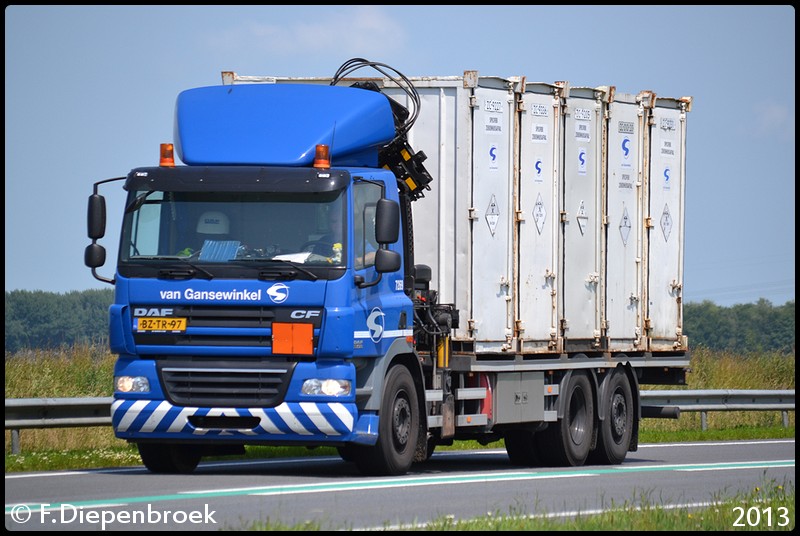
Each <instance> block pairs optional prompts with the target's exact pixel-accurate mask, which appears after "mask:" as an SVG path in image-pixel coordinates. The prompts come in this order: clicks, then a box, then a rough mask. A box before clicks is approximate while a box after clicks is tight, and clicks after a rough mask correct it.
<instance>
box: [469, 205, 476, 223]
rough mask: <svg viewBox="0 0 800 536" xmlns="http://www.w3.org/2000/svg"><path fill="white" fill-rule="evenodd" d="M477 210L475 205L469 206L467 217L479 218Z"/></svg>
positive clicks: (471, 218)
mask: <svg viewBox="0 0 800 536" xmlns="http://www.w3.org/2000/svg"><path fill="white" fill-rule="evenodd" d="M476 212H477V211H476V210H475V207H469V208H468V209H467V218H468V219H470V220H477V219H478V215H477V214H476Z"/></svg>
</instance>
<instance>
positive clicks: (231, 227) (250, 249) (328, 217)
mask: <svg viewBox="0 0 800 536" xmlns="http://www.w3.org/2000/svg"><path fill="white" fill-rule="evenodd" d="M343 199H344V195H343V191H341V190H340V191H334V192H310V193H309V192H305V193H285V192H280V193H275V192H239V191H236V192H197V191H193V192H178V191H152V190H139V191H131V192H129V196H128V205H127V206H128V209H127V210H126V214H125V218H124V222H123V231H122V240H121V249H120V266H121V267H122V266H123V265H125V264H127V265H129V266H133V265H138V266H148V265H149V266H152V265H158V264H162V265H163V264H165V263H167V264H169V263H172V264H175V261H182V262H185V263H187V264H190V265H192V266H194V267H197V268H198V270H200V271H202V272H205V273H212V274H214V275H217V273H215V268H224V267H225V266H226V265H228V266H239V267H241V266H243V265H250V266H259V267H274V266H276V265H280V264H282V263H283V264H286V263H289V264H294V265H303V266H304V267H314V266H317V267H326V268H331V267H344V265H345V262H346V259H347V255H346V253H347V249H346V248H347V243H346V241H345V237H346V236H347V234H346V232H345V223H344V222H346V221H347V218H346V217H344V215H345V212H344V211H345V203H344V200H343ZM223 272H224V274H225V275H228V276H230V275H231V273H229V271H225V270H223ZM219 275H223V274H221V273H220V274H219ZM242 277H246V276H245V275H242Z"/></svg>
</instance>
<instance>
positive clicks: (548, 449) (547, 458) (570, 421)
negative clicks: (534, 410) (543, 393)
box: [534, 372, 594, 467]
mask: <svg viewBox="0 0 800 536" xmlns="http://www.w3.org/2000/svg"><path fill="white" fill-rule="evenodd" d="M560 396H566V399H565V402H564V416H563V417H562V418H560V419H559V420H558V421H556V422H551V423H550V425H549V426H548V427H547V428H546V429H544V430H543V431H541V432H537V433H536V435H535V436H534V437H535V439H536V443H537V445H538V447H539V454H540V456H541V457H542V461H543V462H544V463H546V464H548V465H553V466H573V467H577V466H580V465H583V464H584V463H585V462H586V458H587V457H588V456H589V450H590V449H591V447H592V435H593V434H594V395H593V394H592V384H591V382H590V381H589V377H588V376H587V375H586V374H584V373H582V372H575V373H573V374H572V375H571V377H570V379H569V381H568V383H567V385H566V388H565V389H564V391H563V392H562V393H561V395H560Z"/></svg>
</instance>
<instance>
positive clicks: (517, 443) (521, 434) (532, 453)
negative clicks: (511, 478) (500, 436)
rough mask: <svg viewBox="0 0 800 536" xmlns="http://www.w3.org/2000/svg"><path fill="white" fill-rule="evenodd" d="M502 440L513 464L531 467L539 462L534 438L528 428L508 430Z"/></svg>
mask: <svg viewBox="0 0 800 536" xmlns="http://www.w3.org/2000/svg"><path fill="white" fill-rule="evenodd" d="M504 442H505V444H506V452H507V453H508V459H509V460H511V463H512V464H513V465H522V466H525V467H533V466H537V465H540V464H541V459H540V458H539V453H538V451H537V449H538V446H537V445H536V439H535V436H534V433H533V432H531V431H530V430H509V431H508V432H506V433H505V435H504Z"/></svg>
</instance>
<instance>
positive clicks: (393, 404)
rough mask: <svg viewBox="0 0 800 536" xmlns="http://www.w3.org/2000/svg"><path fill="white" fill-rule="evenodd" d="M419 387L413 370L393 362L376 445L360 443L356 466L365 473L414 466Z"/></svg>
mask: <svg viewBox="0 0 800 536" xmlns="http://www.w3.org/2000/svg"><path fill="white" fill-rule="evenodd" d="M419 419H420V415H419V406H418V404H417V390H416V387H415V385H414V379H413V378H412V377H411V373H410V372H409V371H408V369H407V368H405V367H404V366H394V367H392V368H391V369H389V373H388V374H387V375H386V383H385V385H384V389H383V399H382V401H381V409H380V420H379V423H378V441H377V443H375V445H374V446H371V447H364V446H359V447H358V449H357V455H356V456H355V462H356V466H357V467H358V469H359V471H361V472H362V473H364V474H366V475H403V474H405V473H407V472H408V470H409V469H410V468H411V464H412V463H413V462H414V454H415V452H416V449H417V439H418V434H419Z"/></svg>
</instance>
